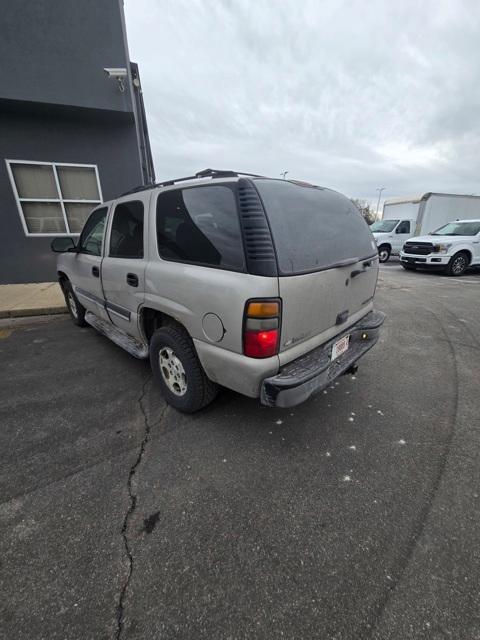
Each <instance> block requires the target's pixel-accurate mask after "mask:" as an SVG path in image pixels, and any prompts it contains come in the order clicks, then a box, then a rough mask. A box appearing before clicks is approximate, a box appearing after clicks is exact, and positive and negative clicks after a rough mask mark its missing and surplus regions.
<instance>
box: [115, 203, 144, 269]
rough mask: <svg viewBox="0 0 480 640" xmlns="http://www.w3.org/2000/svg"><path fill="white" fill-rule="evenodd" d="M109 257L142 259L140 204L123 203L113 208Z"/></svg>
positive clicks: (141, 213)
mask: <svg viewBox="0 0 480 640" xmlns="http://www.w3.org/2000/svg"><path fill="white" fill-rule="evenodd" d="M110 255H111V256H112V257H115V258H143V203H142V202H139V201H138V200H135V201H134V202H123V203H122V204H118V205H117V206H116V207H115V213H114V214H113V221H112V233H111V236H110Z"/></svg>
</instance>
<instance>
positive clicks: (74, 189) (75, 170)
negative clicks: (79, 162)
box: [57, 166, 100, 200]
mask: <svg viewBox="0 0 480 640" xmlns="http://www.w3.org/2000/svg"><path fill="white" fill-rule="evenodd" d="M57 174H58V181H59V182H60V189H61V191H62V197H63V199H64V200H100V194H99V193H98V185H97V174H96V172H95V169H93V168H90V167H65V166H63V167H62V166H57Z"/></svg>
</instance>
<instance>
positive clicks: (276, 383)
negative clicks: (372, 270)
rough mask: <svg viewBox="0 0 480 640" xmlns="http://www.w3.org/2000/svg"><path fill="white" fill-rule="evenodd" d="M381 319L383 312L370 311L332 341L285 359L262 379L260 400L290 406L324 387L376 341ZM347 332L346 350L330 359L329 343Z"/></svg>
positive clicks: (382, 320) (271, 404)
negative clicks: (348, 340)
mask: <svg viewBox="0 0 480 640" xmlns="http://www.w3.org/2000/svg"><path fill="white" fill-rule="evenodd" d="M384 320H385V314H384V313H382V312H381V311H371V312H370V313H368V314H367V315H366V316H364V317H363V318H362V319H361V320H359V321H358V322H357V324H355V325H353V326H352V327H350V328H349V329H348V330H347V331H344V332H343V333H341V334H338V335H337V336H335V338H334V339H333V340H331V341H329V342H327V343H326V344H324V345H322V346H321V347H318V348H317V349H314V350H313V351H310V352H309V353H306V354H305V355H304V356H302V357H300V358H297V360H293V362H289V363H288V364H287V365H285V366H284V367H283V368H282V369H281V371H280V373H278V374H277V375H275V376H272V377H271V378H266V379H265V380H264V381H263V383H262V387H261V392H260V400H261V403H262V404H264V405H266V406H269V407H284V408H286V407H293V406H295V405H297V404H300V403H301V402H304V401H305V400H306V399H307V398H309V397H310V396H311V395H312V394H313V393H316V392H318V391H321V390H322V389H324V388H325V387H327V386H328V385H329V384H331V383H332V382H333V380H335V379H336V378H338V377H339V376H341V375H342V374H343V373H345V372H346V371H347V370H348V369H350V367H352V365H354V364H355V363H356V362H357V360H359V358H361V357H362V356H363V355H364V354H365V353H366V352H367V351H368V350H369V349H371V348H372V347H373V346H374V345H375V344H376V343H377V341H378V338H379V334H380V327H381V326H382V324H383V322H384ZM347 334H349V335H350V344H349V348H348V350H347V351H346V352H345V353H344V354H343V355H341V356H339V357H338V358H337V359H336V360H334V361H332V360H331V359H330V355H331V351H332V346H333V345H334V343H335V342H337V341H338V340H340V338H341V337H342V336H345V335H347Z"/></svg>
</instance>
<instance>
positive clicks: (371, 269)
mask: <svg viewBox="0 0 480 640" xmlns="http://www.w3.org/2000/svg"><path fill="white" fill-rule="evenodd" d="M255 185H256V187H257V189H258V191H259V193H260V196H261V198H262V201H263V205H264V208H265V212H266V214H267V218H268V222H269V225H270V228H271V232H272V237H273V241H274V245H275V251H276V255H277V263H278V273H279V294H280V297H281V299H282V305H283V307H282V333H281V339H280V354H279V355H280V362H281V364H284V363H286V362H289V361H290V360H292V359H294V358H297V357H299V356H301V355H303V353H306V352H307V351H310V350H311V349H313V348H315V347H316V346H318V345H320V344H323V343H324V342H326V341H328V340H330V339H332V338H333V337H334V336H336V335H338V334H340V333H342V332H343V331H344V330H346V329H347V328H348V327H349V326H351V325H352V324H354V323H355V322H356V321H357V320H359V319H360V318H362V317H363V316H364V315H365V314H366V313H368V311H369V310H370V309H371V308H372V300H373V295H374V293H375V287H376V283H377V275H378V255H377V247H376V244H375V241H374V239H373V236H372V234H371V233H370V230H369V228H368V225H367V223H366V222H365V220H364V219H363V217H362V216H361V214H360V212H359V211H358V209H357V208H356V207H355V205H354V204H353V203H352V202H351V201H350V200H349V199H348V198H346V197H345V196H342V195H341V194H339V193H337V192H335V191H331V190H330V189H323V188H320V187H314V186H311V185H304V184H298V183H293V182H290V181H286V180H285V181H284V180H266V179H256V180H255Z"/></svg>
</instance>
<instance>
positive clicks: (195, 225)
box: [157, 185, 245, 271]
mask: <svg viewBox="0 0 480 640" xmlns="http://www.w3.org/2000/svg"><path fill="white" fill-rule="evenodd" d="M157 242H158V252H159V254H160V256H161V257H162V258H164V259H165V260H175V261H178V262H190V263H194V264H200V265H205V266H213V267H220V268H223V269H230V270H232V271H243V270H244V268H245V258H244V253H243V243H242V238H241V234H240V222H239V219H238V212H237V204H236V198H235V194H234V192H233V191H232V189H230V187H227V186H222V185H211V186H202V187H189V188H185V189H175V190H171V191H165V192H163V193H160V194H159V196H158V199H157Z"/></svg>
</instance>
